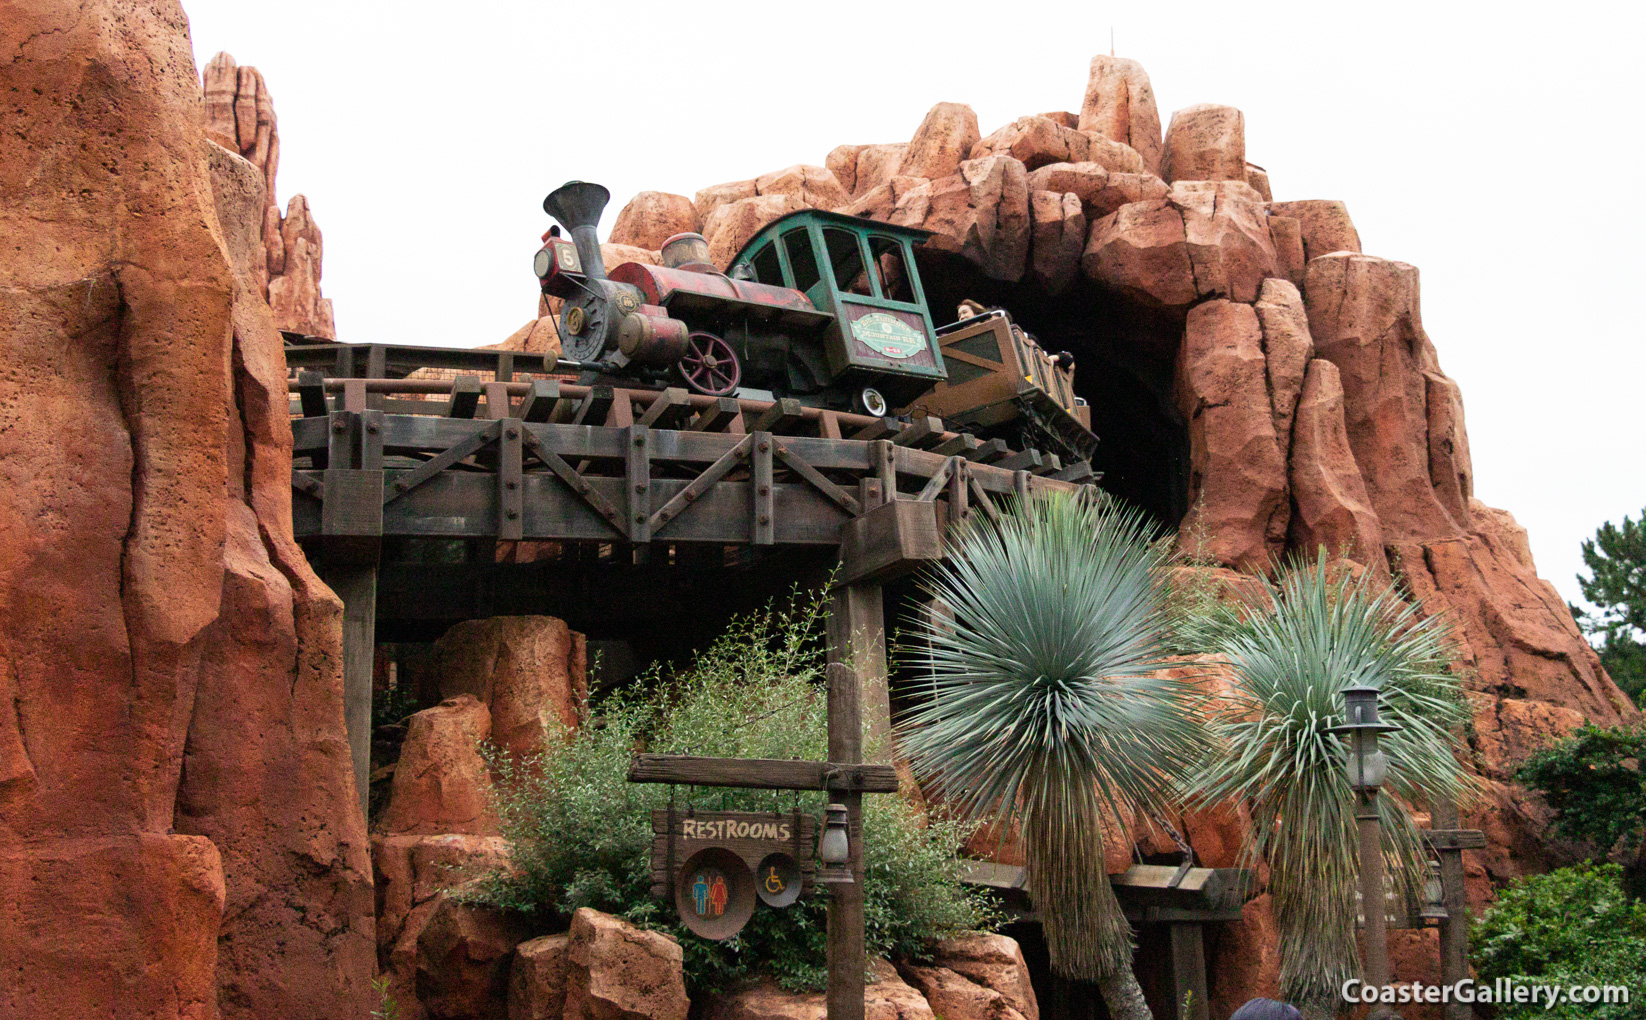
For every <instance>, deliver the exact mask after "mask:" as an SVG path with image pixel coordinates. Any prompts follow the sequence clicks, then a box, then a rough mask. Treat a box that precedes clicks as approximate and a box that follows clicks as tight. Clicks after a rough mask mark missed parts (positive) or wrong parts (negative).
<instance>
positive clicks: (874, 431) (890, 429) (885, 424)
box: [851, 418, 904, 442]
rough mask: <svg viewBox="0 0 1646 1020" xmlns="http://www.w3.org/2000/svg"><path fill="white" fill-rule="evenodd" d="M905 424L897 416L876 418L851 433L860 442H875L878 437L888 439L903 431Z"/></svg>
mask: <svg viewBox="0 0 1646 1020" xmlns="http://www.w3.org/2000/svg"><path fill="white" fill-rule="evenodd" d="M903 429H904V425H903V423H902V422H900V421H898V420H897V419H896V418H876V419H875V420H874V421H872V422H870V423H869V424H867V425H865V426H863V427H862V428H860V429H858V430H857V431H856V432H853V433H852V434H851V438H852V439H855V440H857V441H859V442H873V441H875V440H877V439H888V438H891V437H893V436H896V435H897V434H898V433H900V432H902V431H903Z"/></svg>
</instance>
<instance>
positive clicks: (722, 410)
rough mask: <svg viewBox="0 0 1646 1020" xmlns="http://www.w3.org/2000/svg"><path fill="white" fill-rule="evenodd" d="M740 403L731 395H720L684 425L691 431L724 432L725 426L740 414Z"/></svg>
mask: <svg viewBox="0 0 1646 1020" xmlns="http://www.w3.org/2000/svg"><path fill="white" fill-rule="evenodd" d="M742 413H743V412H742V409H741V405H740V404H738V402H737V401H736V400H733V399H732V398H731V397H721V398H719V399H718V400H716V401H715V402H714V403H713V404H712V405H710V406H708V407H705V408H704V409H703V410H701V411H699V412H698V413H697V415H696V417H694V418H692V420H691V421H690V422H688V423H687V425H686V427H687V428H688V429H689V430H691V431H692V432H724V431H726V428H727V426H729V425H730V424H731V423H732V421H733V420H734V419H735V418H736V417H737V416H738V415H739V414H742Z"/></svg>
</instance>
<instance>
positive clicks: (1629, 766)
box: [1515, 723, 1646, 857]
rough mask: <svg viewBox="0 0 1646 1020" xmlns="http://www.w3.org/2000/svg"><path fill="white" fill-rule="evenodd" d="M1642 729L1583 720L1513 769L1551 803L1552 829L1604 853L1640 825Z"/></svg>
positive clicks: (1644, 812)
mask: <svg viewBox="0 0 1646 1020" xmlns="http://www.w3.org/2000/svg"><path fill="white" fill-rule="evenodd" d="M1643 761H1646V729H1643V728H1640V727H1636V728H1632V729H1631V728H1626V727H1618V728H1617V729H1606V728H1604V727H1601V726H1596V725H1595V724H1594V723H1584V724H1583V725H1582V726H1580V727H1578V728H1577V729H1575V730H1573V731H1572V732H1571V733H1569V734H1567V735H1566V736H1565V737H1563V738H1562V739H1560V740H1558V741H1556V742H1555V743H1554V745H1553V746H1551V747H1547V748H1545V749H1543V750H1541V751H1538V752H1537V753H1536V754H1533V755H1532V756H1531V757H1529V758H1527V759H1526V761H1525V763H1524V764H1522V765H1521V766H1520V768H1519V769H1517V770H1516V771H1515V780H1516V781H1517V782H1520V783H1523V784H1525V785H1526V786H1530V787H1532V788H1534V789H1536V790H1538V791H1539V792H1541V793H1542V794H1543V796H1544V798H1545V799H1546V800H1548V802H1549V806H1550V807H1552V808H1554V809H1555V811H1556V812H1557V814H1556V815H1555V822H1554V831H1555V832H1557V833H1559V834H1560V835H1562V836H1566V837H1568V838H1570V839H1577V840H1584V841H1586V842H1590V843H1593V844H1595V846H1596V847H1598V848H1599V850H1600V856H1602V857H1604V856H1606V855H1607V854H1608V853H1610V852H1611V851H1612V849H1613V848H1615V847H1618V844H1619V843H1622V844H1623V845H1622V847H1621V848H1620V849H1623V850H1628V849H1630V848H1631V847H1633V846H1635V845H1636V844H1637V843H1638V842H1639V840H1640V838H1641V835H1642V832H1643V829H1646V769H1643V768H1642V767H1641V765H1642V762H1643Z"/></svg>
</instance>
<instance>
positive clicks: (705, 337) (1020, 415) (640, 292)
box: [533, 181, 1097, 463]
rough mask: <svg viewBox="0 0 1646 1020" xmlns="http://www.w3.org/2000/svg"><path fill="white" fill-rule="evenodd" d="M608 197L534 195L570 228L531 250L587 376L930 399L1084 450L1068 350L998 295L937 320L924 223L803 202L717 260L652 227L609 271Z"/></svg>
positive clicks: (961, 420)
mask: <svg viewBox="0 0 1646 1020" xmlns="http://www.w3.org/2000/svg"><path fill="white" fill-rule="evenodd" d="M610 197H611V195H610V193H609V192H608V191H607V190H606V189H605V188H603V187H601V186H600V185H598V184H591V183H588V182H584V181H572V182H570V183H568V184H566V185H564V186H562V187H560V188H558V189H556V190H555V191H554V192H553V193H551V194H550V195H549V196H548V197H547V198H545V199H544V200H543V209H544V211H545V212H547V213H548V214H549V215H551V216H553V217H554V218H555V219H556V220H558V221H559V223H560V224H561V226H563V227H564V228H565V229H566V230H567V231H568V232H569V233H570V234H571V240H570V241H567V240H565V239H564V238H563V237H559V236H550V237H549V238H548V240H547V242H546V243H545V244H544V245H543V247H542V248H541V249H540V250H539V251H538V252H537V255H536V257H535V260H534V263H533V270H534V272H535V273H536V274H537V277H538V279H539V281H540V282H541V285H542V289H543V292H544V293H545V294H548V295H551V296H553V297H557V298H560V299H562V301H563V304H562V307H561V312H560V319H559V327H560V339H561V352H562V357H563V358H564V359H565V360H566V361H569V362H572V363H576V364H577V365H578V366H579V367H580V368H581V369H582V370H583V371H584V372H585V374H586V376H587V377H588V379H589V381H595V380H614V381H617V380H620V381H636V382H639V383H641V384H643V385H660V384H661V385H683V386H685V387H687V388H688V389H690V390H692V391H694V392H696V393H701V394H707V395H710V396H733V395H736V396H741V397H749V398H755V399H774V398H777V397H793V398H796V399H798V400H800V401H801V402H802V403H803V404H806V405H808V406H814V407H823V408H830V409H834V410H840V411H850V412H854V413H857V414H865V415H871V416H874V417H885V416H887V415H891V414H909V413H920V414H933V415H936V416H938V417H941V418H943V419H944V420H945V422H947V423H948V424H949V425H950V427H953V428H956V429H960V430H963V431H968V432H972V433H974V434H976V435H978V436H979V437H980V438H984V439H990V438H996V437H999V438H1003V439H1006V440H1007V441H1008V442H1014V443H1015V444H1017V445H1020V446H1037V447H1039V448H1041V449H1043V450H1046V451H1048V452H1054V453H1057V454H1059V455H1060V456H1061V457H1063V458H1064V459H1065V460H1066V461H1068V462H1071V463H1072V462H1074V461H1077V460H1089V459H1090V458H1091V455H1092V452H1093V449H1094V448H1095V445H1096V442H1097V439H1096V437H1095V436H1094V435H1092V433H1091V430H1090V424H1091V423H1090V416H1089V409H1088V408H1087V407H1086V406H1085V402H1084V401H1083V400H1081V399H1079V398H1078V397H1076V396H1075V394H1074V386H1073V364H1072V359H1065V358H1053V357H1051V356H1049V355H1047V354H1046V352H1044V351H1042V350H1041V349H1040V348H1039V346H1038V345H1037V344H1035V343H1034V341H1033V340H1032V339H1031V338H1029V337H1028V336H1027V335H1026V334H1024V333H1023V331H1022V330H1020V329H1017V328H1015V327H1014V326H1012V324H1011V322H1010V318H1009V316H1007V315H1005V313H1004V312H1000V311H996V312H994V313H991V314H987V315H983V316H978V317H976V318H975V319H970V320H962V321H960V322H957V323H952V324H949V325H946V326H944V327H942V328H937V327H934V325H933V323H932V317H931V312H930V310H929V308H928V305H927V301H926V296H925V293H924V291H923V290H922V288H921V283H920V274H919V271H918V269H917V268H916V265H915V258H914V249H915V246H916V245H918V244H920V243H922V242H923V241H925V239H926V238H928V237H930V236H931V234H930V232H929V231H925V230H920V229H917V228H913V227H906V226H898V225H895V224H889V223H881V222H879V221H876V220H869V219H863V218H860V217H855V216H846V215H843V214H841V213H835V212H827V211H824V210H817V209H805V210H800V211H798V212H793V213H789V214H788V215H786V216H783V217H781V218H780V219H778V220H776V221H774V222H772V223H770V224H768V225H767V226H766V227H765V228H763V229H762V230H761V231H760V232H758V233H757V234H755V235H754V237H752V238H750V239H749V241H748V243H747V244H745V245H744V246H743V248H742V250H740V251H739V252H738V253H737V255H736V256H735V257H734V258H733V259H732V261H731V264H730V266H729V267H728V269H727V270H726V271H725V272H721V271H720V269H719V268H717V267H716V266H715V265H714V264H713V263H712V262H711V261H710V257H709V247H708V242H707V241H706V240H705V239H704V238H703V236H702V235H700V234H695V233H686V234H676V235H675V236H673V237H671V238H669V239H668V240H667V241H665V242H664V244H663V247H662V250H661V253H660V256H661V260H662V264H661V265H647V264H645V263H640V262H625V263H623V264H622V265H619V266H616V267H615V268H613V269H612V270H611V271H610V273H608V272H607V271H606V267H605V263H604V261H603V259H602V257H601V254H600V243H599V239H598V235H597V233H596V224H597V223H598V222H599V219H600V215H601V213H602V211H603V210H604V209H605V206H606V203H607V202H608V201H609V200H610ZM552 234H554V232H552V231H551V235H552Z"/></svg>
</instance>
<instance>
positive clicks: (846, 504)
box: [772, 442, 863, 517]
mask: <svg viewBox="0 0 1646 1020" xmlns="http://www.w3.org/2000/svg"><path fill="white" fill-rule="evenodd" d="M772 452H773V453H774V454H775V455H776V456H777V459H778V460H781V461H782V462H783V463H784V465H785V466H787V467H788V468H789V469H790V470H791V471H793V472H794V473H795V474H797V475H799V476H800V477H801V478H803V479H805V480H806V482H807V484H809V485H810V486H811V487H812V488H814V489H816V490H817V491H818V492H821V493H822V494H823V495H825V496H827V497H828V498H829V499H832V500H834V501H835V503H836V504H838V505H839V506H840V507H841V508H842V509H843V510H845V511H846V512H847V513H849V514H851V515H852V516H854V517H855V516H857V515H858V514H859V513H862V512H863V506H862V504H861V503H859V502H858V501H857V499H856V498H855V497H854V496H852V494H851V493H849V492H847V491H846V490H845V489H842V488H841V487H840V486H838V485H836V484H834V483H833V482H831V481H829V480H828V479H827V478H825V477H823V473H822V472H820V471H818V470H817V469H816V468H814V467H812V466H811V465H810V464H808V463H806V461H805V459H804V458H802V457H797V456H795V455H794V454H793V453H791V452H790V451H789V448H788V444H787V443H783V442H778V443H777V445H776V447H775V448H774V449H773V451H772Z"/></svg>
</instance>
